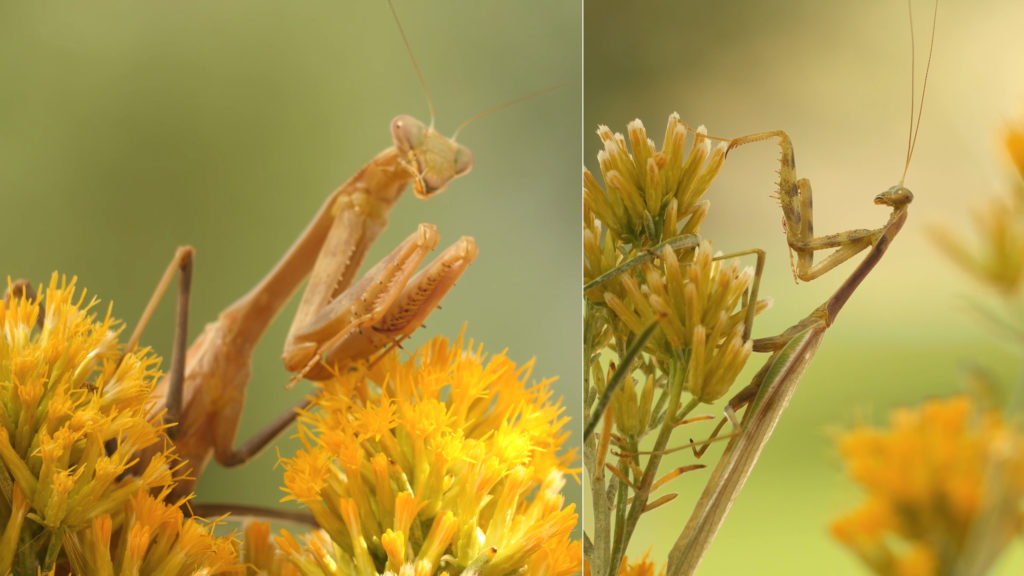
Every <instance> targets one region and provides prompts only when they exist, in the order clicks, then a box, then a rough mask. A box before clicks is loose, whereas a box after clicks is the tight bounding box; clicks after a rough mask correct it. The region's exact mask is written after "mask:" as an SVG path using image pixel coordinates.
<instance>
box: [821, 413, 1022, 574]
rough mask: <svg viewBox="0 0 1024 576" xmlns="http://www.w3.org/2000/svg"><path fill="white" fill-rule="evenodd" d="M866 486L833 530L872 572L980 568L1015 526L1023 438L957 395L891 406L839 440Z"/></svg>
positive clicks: (856, 476)
mask: <svg viewBox="0 0 1024 576" xmlns="http://www.w3.org/2000/svg"><path fill="white" fill-rule="evenodd" d="M839 449H840V452H841V454H842V457H843V460H844V461H845V462H846V468H847V470H848V472H849V474H850V476H851V477H852V478H853V479H854V480H855V481H856V482H857V483H858V484H860V485H861V486H862V487H863V488H864V490H865V491H866V492H867V500H866V501H865V502H864V503H863V504H862V505H861V506H860V508H858V509H856V510H854V511H853V512H851V513H849V514H847V515H846V516H843V517H842V518H840V519H839V520H837V521H836V522H835V523H834V524H833V526H832V533H833V535H834V536H835V537H836V538H837V539H838V540H839V541H841V542H842V543H843V544H845V545H846V546H848V547H849V548H850V549H851V550H853V552H854V553H856V554H857V556H859V557H860V558H861V559H862V560H863V561H864V562H865V563H866V564H867V565H868V566H869V567H870V568H871V569H872V570H873V571H874V572H875V573H876V574H885V575H888V574H892V575H908V576H909V575H918V574H921V575H924V574H981V573H985V572H986V571H987V568H989V567H990V566H991V564H992V562H993V561H994V560H995V559H996V557H997V556H998V554H999V553H1000V552H1001V551H1002V550H1003V548H1005V546H1006V545H1007V544H1008V543H1009V542H1010V541H1011V540H1012V539H1013V538H1014V537H1015V536H1016V535H1018V534H1019V533H1020V531H1021V528H1022V523H1021V520H1022V516H1021V513H1022V510H1021V501H1022V500H1021V498H1022V497H1024V435H1022V434H1021V432H1020V431H1019V430H1017V429H1015V428H1013V427H1011V426H1010V425H1009V424H1008V423H1007V422H1005V421H1004V420H1003V418H1002V417H1001V415H1000V414H999V413H998V412H995V411H991V410H989V411H985V412H981V411H978V410H976V409H975V408H974V406H973V405H972V402H971V401H970V399H969V398H968V397H966V396H955V397H952V398H947V399H937V400H931V401H927V402H925V403H924V404H922V405H921V406H920V407H918V408H913V409H900V410H897V411H896V412H894V413H893V415H892V418H891V428H889V429H887V430H880V429H874V428H869V427H859V428H856V429H854V430H852V431H850V432H848V433H846V434H844V435H843V436H842V437H841V438H840V439H839Z"/></svg>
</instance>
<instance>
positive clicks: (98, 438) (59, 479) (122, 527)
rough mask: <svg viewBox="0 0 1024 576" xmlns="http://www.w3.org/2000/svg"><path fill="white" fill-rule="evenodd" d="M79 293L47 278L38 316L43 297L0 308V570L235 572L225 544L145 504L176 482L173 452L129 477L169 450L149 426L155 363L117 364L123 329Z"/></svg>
mask: <svg viewBox="0 0 1024 576" xmlns="http://www.w3.org/2000/svg"><path fill="white" fill-rule="evenodd" d="M74 285H75V281H74V279H72V280H71V282H70V283H68V282H67V281H66V280H64V279H59V278H58V276H57V275H56V274H54V275H53V277H52V278H51V280H50V283H49V286H48V287H47V288H46V290H45V293H44V294H43V295H42V298H41V300H42V302H43V303H44V304H45V308H44V310H43V311H42V315H40V306H41V304H40V299H27V298H25V297H23V296H19V295H17V294H15V295H14V296H12V297H10V298H9V299H6V300H5V301H2V302H0V461H2V463H3V466H2V468H0V526H3V527H4V528H3V534H2V536H0V573H3V574H6V573H8V572H13V573H15V574H36V573H37V572H38V571H50V572H51V573H56V574H69V573H75V574H89V575H106V574H110V575H113V574H135V573H138V569H139V568H140V567H142V568H145V567H150V568H151V569H148V570H143V572H144V573H146V574H168V575H170V574H195V573H200V572H202V573H208V574H218V573H225V572H228V571H231V570H237V566H236V565H237V560H236V559H235V552H234V544H233V542H232V541H231V540H229V539H217V538H214V537H213V535H212V531H211V529H210V528H209V527H208V526H206V525H203V524H199V523H198V522H197V521H196V520H194V519H188V520H185V519H184V518H183V516H182V513H181V511H180V510H179V509H178V508H177V503H164V502H161V501H158V500H157V499H155V498H153V497H152V496H150V493H151V492H153V493H166V491H167V490H168V489H169V488H170V487H171V486H173V483H174V478H173V472H174V469H173V465H172V464H171V462H173V461H174V456H173V452H172V449H171V448H167V449H166V450H165V451H164V452H159V453H157V455H156V456H155V457H154V458H153V459H152V460H151V461H150V462H149V464H148V466H146V468H145V469H144V470H142V471H138V472H136V473H131V472H130V470H131V467H132V465H133V464H134V462H135V461H136V453H137V452H138V451H140V450H142V449H144V448H147V447H149V446H151V445H154V444H156V443H158V442H166V437H165V436H164V435H163V431H162V429H161V428H160V427H159V426H157V425H156V423H154V422H153V421H151V420H150V418H149V411H150V394H151V392H152V389H153V387H154V385H155V382H156V379H157V378H158V377H159V376H160V374H159V372H157V366H158V365H159V362H160V359H159V358H158V357H157V356H155V355H153V354H151V353H150V352H149V351H148V350H142V351H134V352H130V353H128V354H127V355H124V357H123V358H122V351H121V348H120V345H119V344H118V340H117V336H118V333H119V332H120V330H121V324H120V323H118V322H117V321H115V320H114V319H113V318H112V316H111V311H110V308H109V307H108V309H107V311H106V313H105V314H104V315H102V316H97V315H96V314H95V312H94V309H95V308H96V307H97V303H98V301H97V300H96V299H92V300H89V301H88V303H86V302H87V301H86V298H85V292H84V291H82V293H81V294H80V295H78V296H77V297H76V295H75V286H74ZM158 517H159V520H156V518H158ZM175 554H184V555H185V556H184V557H183V558H182V559H181V560H179V561H177V562H168V560H167V559H168V555H170V556H174V555H175ZM157 567H160V569H159V570H157Z"/></svg>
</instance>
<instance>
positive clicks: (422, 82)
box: [388, 0, 569, 140]
mask: <svg viewBox="0 0 1024 576" xmlns="http://www.w3.org/2000/svg"><path fill="white" fill-rule="evenodd" d="M388 7H389V8H391V15H392V16H394V18H395V24H396V25H398V32H399V33H400V34H401V35H402V42H404V43H405V49H406V51H407V52H409V59H410V60H412V67H413V68H415V69H416V77H417V78H419V80H420V87H422V88H423V95H424V96H426V97H427V108H428V109H429V110H430V127H431V128H433V127H434V101H433V99H431V98H430V91H429V90H427V81H426V80H424V79H423V72H422V71H421V70H420V65H419V64H418V63H417V62H416V56H415V55H414V54H413V51H412V45H411V44H409V38H408V37H407V36H406V35H405V28H402V22H401V21H400V20H399V19H398V12H397V11H396V10H395V4H394V2H393V1H392V0H388ZM568 85H569V82H563V83H561V84H555V85H554V86H549V87H547V88H543V89H541V90H537V91H536V92H531V93H529V94H527V95H525V96H520V97H518V98H513V99H512V100H509V101H508V102H505V103H504V104H499V105H497V106H495V107H493V108H488V109H487V110H484V111H483V112H480V113H479V114H476V115H474V116H472V117H471V118H470V119H469V120H466V121H465V122H463V123H462V124H459V127H458V128H456V129H455V132H454V133H453V134H452V137H451V139H452V140H455V138H456V137H457V136H458V135H459V132H461V131H462V129H463V128H465V127H466V126H469V125H470V124H472V123H473V122H476V121H477V120H479V119H481V118H484V117H486V116H490V115H491V114H494V113H495V112H498V111H500V110H504V109H505V108H508V107H509V106H512V105H514V104H518V103H520V102H523V101H524V100H529V99H530V98H535V97H537V96H541V95H543V94H547V93H548V92H554V91H555V90H558V89H559V88H562V87H564V86H568Z"/></svg>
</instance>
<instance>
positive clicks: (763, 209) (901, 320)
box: [584, 0, 1024, 574]
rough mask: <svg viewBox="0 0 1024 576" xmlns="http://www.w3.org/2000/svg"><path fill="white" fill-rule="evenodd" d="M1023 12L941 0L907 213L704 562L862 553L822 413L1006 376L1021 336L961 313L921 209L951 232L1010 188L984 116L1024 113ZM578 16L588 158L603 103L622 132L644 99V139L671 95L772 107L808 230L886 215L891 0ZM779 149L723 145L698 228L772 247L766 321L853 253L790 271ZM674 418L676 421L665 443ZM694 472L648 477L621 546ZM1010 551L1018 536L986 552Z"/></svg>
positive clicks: (789, 568)
mask: <svg viewBox="0 0 1024 576" xmlns="http://www.w3.org/2000/svg"><path fill="white" fill-rule="evenodd" d="M914 8H915V19H916V22H917V31H916V33H917V41H918V52H917V54H918V80H917V87H918V89H920V86H921V74H922V72H923V62H924V57H925V55H926V53H927V39H928V34H929V32H930V24H931V16H932V3H931V2H921V1H915V2H914ZM1021 22H1024V4H1022V3H1020V2H1014V1H1011V0H1000V1H997V0H981V1H977V2H944V3H943V4H942V5H941V6H940V7H939V14H938V31H937V35H936V40H935V56H934V62H933V66H932V71H931V77H930V79H929V83H928V96H927V99H926V101H925V104H924V119H923V121H922V124H921V136H920V138H919V140H918V143H917V150H916V153H915V157H914V160H913V163H912V164H911V167H910V172H909V173H908V175H907V180H906V184H907V186H908V187H910V188H911V189H912V190H913V191H914V192H915V194H916V200H915V202H914V204H913V206H912V207H911V208H910V214H911V216H910V220H909V221H908V223H907V225H906V227H905V228H904V229H903V233H902V234H901V236H900V237H899V238H898V239H897V240H896V242H895V243H894V244H893V246H892V249H891V250H890V251H889V253H888V254H887V255H886V257H885V259H884V260H883V261H882V262H881V264H880V265H879V266H878V268H877V269H876V270H875V271H874V273H873V274H872V275H871V276H870V277H869V278H868V279H867V280H866V281H865V283H864V284H863V285H862V287H861V288H860V290H859V291H858V292H857V294H856V295H855V296H854V297H853V298H852V299H851V301H850V303H849V304H848V305H847V307H846V309H845V311H844V312H843V314H842V315H841V316H840V317H839V319H838V321H837V322H836V324H835V325H834V326H833V328H832V329H831V331H830V333H829V334H828V335H827V337H826V338H825V341H824V343H823V345H822V347H821V349H820V351H819V352H818V355H817V356H816V358H815V359H814V362H813V364H812V365H811V367H810V369H809V370H808V372H807V374H806V375H805V377H804V379H803V381H802V382H801V385H800V387H799V389H798V390H797V392H796V394H795V397H794V399H793V401H792V404H791V406H790V407H789V410H788V412H787V413H786V414H785V415H784V417H783V418H782V421H781V422H780V424H779V426H778V428H777V430H776V432H775V435H774V437H773V438H772V440H771V442H770V443H769V444H768V446H767V448H766V450H765V452H764V455H763V456H762V458H761V460H760V462H759V464H758V466H757V468H756V469H755V470H754V473H753V475H752V476H751V478H750V481H749V482H748V483H747V487H746V488H745V489H744V491H743V493H742V494H741V496H740V497H739V499H738V500H737V502H736V505H735V506H734V507H733V510H732V512H731V514H730V517H729V518H728V519H727V521H726V524H725V526H724V528H723V530H722V532H721V533H720V535H719V537H718V539H717V540H716V541H715V543H714V544H713V545H712V547H711V549H710V552H709V554H708V556H707V558H706V560H705V562H704V564H703V565H702V570H701V573H702V574H864V573H865V571H864V570H863V569H862V568H861V566H860V565H859V564H858V562H857V560H856V559H855V558H854V557H853V556H852V554H850V553H848V552H847V551H846V550H845V549H844V548H842V547H841V546H840V545H838V544H837V543H834V542H833V541H831V539H830V537H829V535H828V532H827V527H828V525H829V523H830V522H831V520H832V519H833V518H835V517H836V516H837V515H839V514H840V513H841V512H844V511H846V510H848V509H851V508H853V507H854V506H856V505H857V504H858V503H859V501H860V498H861V495H860V493H859V492H858V491H857V489H856V488H855V487H854V486H853V485H852V484H851V483H850V482H849V481H848V480H847V479H846V478H845V477H843V476H842V474H841V466H840V462H839V460H838V457H837V455H836V452H835V449H834V447H833V442H832V440H831V436H830V434H831V432H832V431H835V430H838V429H842V428H844V427H848V426H850V425H852V424H853V423H855V422H858V421H868V422H885V421H887V418H888V412H889V409H890V407H892V406H897V405H907V404H913V403H916V402H918V401H920V400H921V399H922V398H924V397H928V396H937V395H944V394H948V393H951V392H954V391H957V390H959V389H960V385H961V381H962V379H961V375H962V370H963V368H964V367H965V366H967V365H969V364H971V363H980V364H983V365H985V366H988V367H991V368H992V369H993V370H995V371H996V372H997V373H999V374H1001V375H1002V376H1003V377H1004V381H1005V382H1007V383H1012V382H1014V381H1015V380H1016V378H1017V377H1018V376H1019V374H1020V364H1019V359H1018V357H1017V356H1016V355H1015V354H1014V353H1013V351H1012V350H1008V349H1007V348H1006V347H1004V346H1003V345H1002V344H1001V343H1000V342H999V341H998V340H997V339H996V338H995V335H994V334H992V332H991V331H990V330H988V329H987V328H986V327H985V325H984V324H983V323H982V322H980V321H979V320H978V318H977V317H976V316H974V315H973V314H972V313H971V303H972V302H978V301H985V299H986V298H987V294H985V293H983V292H982V291H981V290H980V289H979V288H978V286H977V285H975V284H974V283H973V282H971V281H969V280H968V279H967V278H966V277H965V276H964V275H963V274H962V273H961V272H960V271H959V270H957V269H955V268H954V267H953V266H952V265H951V264H949V263H948V262H947V261H946V259H945V257H944V256H943V255H941V254H940V253H938V251H937V250H936V249H935V248H934V246H933V245H932V242H931V241H930V240H929V239H928V237H927V235H926V229H927V228H928V226H929V225H931V224H935V223H937V222H945V223H948V224H950V225H951V226H952V227H953V228H955V229H958V230H959V231H960V232H962V233H963V232H965V231H966V228H967V226H969V224H970V219H969V214H970V213H971V211H972V210H975V209H978V208H980V207H981V205H982V202H983V200H985V199H986V198H987V197H989V196H991V195H1000V194H1004V193H1005V192H1006V191H1007V189H1008V186H1009V183H1010V182H1011V180H1010V178H1011V177H1012V175H1011V170H1010V167H1009V164H1008V161H1007V158H1006V155H1005V152H1004V151H1003V149H1002V147H1001V135H1002V133H1001V131H1002V129H1003V127H1004V126H1005V125H1006V123H1007V122H1009V121H1012V120H1015V119H1020V118H1022V115H1024V59H1022V57H1021V54H1024V36H1022V35H1021V34H1020V23H1021ZM584 30H585V40H586V43H585V49H584V62H585V74H584V75H585V84H584V90H585V94H586V98H585V106H584V108H585V112H584V126H585V132H586V133H585V136H584V156H585V163H586V165H587V166H589V167H591V169H594V170H596V167H597V162H596V158H595V154H596V152H597V150H598V149H599V147H600V141H599V140H598V138H597V137H596V136H595V135H594V130H596V128H597V125H598V124H606V125H608V126H610V127H611V128H612V129H613V130H615V131H618V132H624V131H625V127H626V123H627V122H629V121H630V120H632V119H634V118H640V119H642V120H643V121H644V123H645V125H646V126H647V129H648V133H649V135H650V136H651V137H652V138H653V139H654V140H655V141H656V142H658V143H659V145H660V142H661V140H662V138H663V135H664V126H665V122H666V120H667V118H668V115H669V114H670V113H671V112H673V111H678V112H679V113H680V115H681V117H682V119H683V121H684V122H687V123H689V124H691V125H693V126H697V125H699V124H705V125H707V127H708V131H709V133H710V134H711V135H715V136H721V137H727V138H731V137H737V136H740V135H744V134H749V133H753V132H759V131H764V130H772V129H784V130H786V131H787V132H788V133H789V135H790V136H791V137H792V139H793V143H794V146H795V149H796V155H797V171H798V174H799V175H800V176H802V177H807V178H810V179H811V182H812V183H813V186H814V194H815V195H814V200H815V202H814V206H815V212H814V225H815V230H816V231H817V232H818V233H819V234H822V233H830V232H839V231H842V230H847V229H851V228H869V227H876V226H879V225H881V224H883V223H884V222H885V221H886V218H887V215H888V210H886V209H884V208H880V207H877V206H874V205H873V204H872V201H871V200H872V198H873V196H874V195H875V194H876V193H878V192H881V191H882V190H884V189H886V188H888V187H889V186H891V185H893V184H895V183H896V182H897V181H898V180H899V178H900V174H901V173H902V171H903V162H904V157H905V153H906V143H907V142H906V140H907V128H908V115H909V104H910V98H909V92H910V78H911V74H910V37H909V27H908V22H907V6H906V4H905V3H904V2H901V1H895V0H890V1H886V2H878V1H874V2H805V1H777V2H759V1H753V0H751V1H732V2H676V1H667V0H661V1H651V2H644V3H627V2H618V1H614V0H587V2H586V3H585V14H584ZM777 162H778V148H777V146H776V145H775V144H772V143H766V144H761V145H750V146H747V147H744V148H742V149H739V150H737V151H735V152H734V153H732V154H731V155H730V157H729V159H728V161H727V162H726V164H725V167H724V169H723V171H722V173H721V175H720V176H719V178H718V180H717V181H716V183H715V185H714V186H712V188H711V192H710V194H709V196H708V198H709V199H710V200H711V203H712V210H711V213H710V216H709V218H708V221H707V222H706V223H705V226H704V228H703V231H704V233H705V234H706V235H708V236H710V237H711V238H712V239H713V240H714V242H715V248H716V249H717V250H721V251H723V252H731V251H736V250H741V249H745V248H750V247H761V248H764V249H766V250H768V265H767V272H766V276H765V282H766V284H765V285H763V286H762V293H763V294H766V295H771V296H774V298H775V306H774V308H772V309H771V310H769V311H768V312H767V313H765V314H764V315H762V316H761V317H759V319H758V323H757V326H756V329H755V335H761V336H766V335H771V334H774V333H777V332H779V331H780V330H781V329H782V328H784V327H786V326H789V325H790V324H792V323H794V322H795V321H797V320H798V319H800V318H802V317H803V316H805V315H806V314H807V313H808V312H810V310H811V309H813V307H814V306H816V305H817V304H819V303H820V302H822V301H824V300H825V299H826V298H827V297H828V296H829V295H830V293H831V292H832V291H833V290H835V289H836V287H837V286H838V285H839V283H840V282H841V280H842V279H843V278H844V277H845V276H846V275H848V274H849V273H850V271H851V270H852V268H853V266H854V264H852V263H847V264H846V265H844V266H842V267H840V268H839V269H836V270H834V271H832V272H831V273H830V274H827V275H826V276H824V277H822V278H820V279H818V280H816V281H814V282H811V283H801V284H799V285H794V283H793V279H792V275H791V273H790V266H789V259H788V256H787V247H786V243H785V237H784V235H783V233H782V229H781V225H780V221H781V217H782V215H781V212H780V210H779V208H778V205H777V202H776V201H774V200H772V199H771V198H769V195H770V194H771V193H772V191H773V185H774V182H775V180H776V175H775V170H776V169H777V167H778V164H777ZM857 260H859V258H857V259H855V261H857ZM760 358H763V356H762V357H760ZM758 359H759V357H758V356H754V357H753V359H752V360H751V362H750V366H748V370H749V369H752V368H755V367H756V365H757V364H758V363H759V362H758ZM761 361H762V362H763V360H761ZM747 379H749V376H747V377H743V376H741V381H746V380H747ZM707 412H708V413H718V409H717V407H715V408H711V407H709V408H708V409H707ZM688 433H692V434H693V435H694V436H696V437H699V434H700V433H699V432H697V433H693V432H688ZM686 437H687V435H686V434H679V435H678V443H682V442H685V440H686ZM689 461H690V460H689V459H687V458H682V459H681V460H680V464H681V463H683V462H689ZM708 462H709V463H712V464H713V462H714V459H713V458H712V459H709V460H708ZM677 465H679V464H677ZM669 469H671V463H663V465H662V470H669ZM706 477H707V472H706V471H704V472H692V473H690V474H687V475H685V476H683V477H682V478H680V479H677V480H675V481H674V482H673V483H672V484H671V486H670V487H669V488H666V489H663V490H662V491H661V492H660V493H659V494H656V495H655V496H658V495H661V494H662V493H666V492H669V491H679V492H680V493H681V496H680V498H679V499H678V500H677V501H676V502H674V503H672V504H671V505H668V506H665V507H664V508H662V509H659V510H657V511H655V512H653V513H651V514H650V515H649V516H648V517H645V519H646V522H645V523H641V531H640V532H639V533H638V534H637V535H636V536H635V538H634V546H633V547H632V554H633V555H634V556H638V555H640V554H642V553H643V552H644V551H646V550H648V549H649V548H652V547H653V558H657V559H658V560H659V561H663V560H664V558H665V554H666V553H667V551H668V549H669V547H670V546H671V543H672V541H674V539H675V536H676V535H677V534H678V533H679V532H680V531H681V530H682V526H683V524H684V523H685V518H686V517H687V516H688V514H689V510H690V507H691V506H692V503H693V502H694V501H695V500H696V495H697V494H698V493H699V491H700V489H701V487H702V485H703V482H704V479H705V478H706ZM669 535H671V537H669ZM1022 567H1024V555H1022V553H1021V550H1020V546H1019V544H1016V545H1015V546H1014V549H1013V550H1011V553H1010V554H1009V555H1008V556H1007V557H1006V562H1004V564H1003V565H1001V566H1000V567H999V569H998V570H997V573H998V574H1019V573H1021V570H1022Z"/></svg>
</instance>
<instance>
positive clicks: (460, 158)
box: [391, 116, 473, 198]
mask: <svg viewBox="0 0 1024 576" xmlns="http://www.w3.org/2000/svg"><path fill="white" fill-rule="evenodd" d="M391 138H392V140H394V142H395V148H397V149H398V153H399V155H400V156H401V157H402V159H403V161H404V162H405V164H406V166H407V167H408V168H409V170H411V171H412V173H413V190H414V191H415V192H416V196H417V197H419V198H430V197H431V196H434V195H435V194H437V193H439V192H441V191H442V190H444V188H445V186H447V185H448V182H451V181H452V180H453V179H454V178H456V177H458V176H462V175H463V174H465V173H467V172H469V170H470V169H471V168H472V167H473V153H472V152H470V150H469V148H466V147H465V146H463V145H461V144H459V143H458V142H456V141H455V140H453V139H451V138H448V137H447V136H444V135H442V134H439V133H438V132H437V131H436V130H434V127H433V125H430V126H428V125H426V124H424V123H423V122H420V121H419V120H417V119H415V118H413V117H412V116H398V117H396V118H395V119H394V120H392V121H391Z"/></svg>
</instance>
